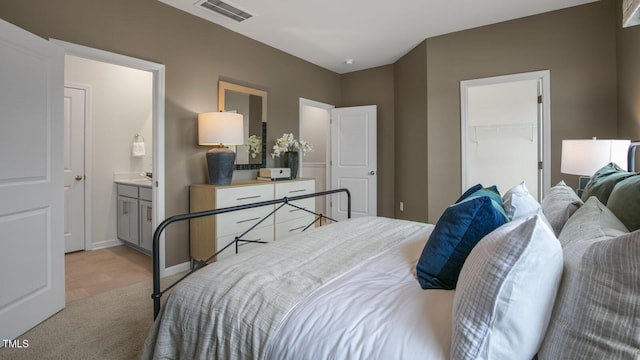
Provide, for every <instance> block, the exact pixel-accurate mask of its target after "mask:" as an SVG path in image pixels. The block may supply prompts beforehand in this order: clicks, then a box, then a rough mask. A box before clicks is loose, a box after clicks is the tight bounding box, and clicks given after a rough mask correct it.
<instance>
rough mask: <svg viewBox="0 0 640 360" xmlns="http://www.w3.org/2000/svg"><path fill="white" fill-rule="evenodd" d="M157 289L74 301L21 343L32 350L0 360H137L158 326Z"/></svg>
mask: <svg viewBox="0 0 640 360" xmlns="http://www.w3.org/2000/svg"><path fill="white" fill-rule="evenodd" d="M177 278H178V276H173V277H170V278H168V279H167V280H169V281H170V280H175V279H177ZM164 283H165V281H164V280H163V285H164ZM152 288H153V286H152V283H151V280H145V281H142V282H138V283H135V284H133V285H129V286H127V287H123V288H119V289H114V290H111V291H108V292H105V293H102V294H98V295H95V296H92V297H90V298H86V299H82V300H77V301H74V302H71V303H69V304H67V306H66V308H65V309H64V310H62V311H60V312H59V313H57V314H55V315H53V316H52V317H50V318H49V319H47V320H45V321H44V322H43V323H41V324H40V325H38V326H36V327H35V328H33V329H31V330H30V331H29V332H27V333H25V334H24V335H22V336H20V337H19V338H18V339H19V340H28V341H29V347H28V348H22V349H18V348H13V349H8V348H3V349H0V359H12V360H13V359H16V360H20V359H29V360H31V359H70V360H71V359H83V360H84V359H138V358H139V357H140V353H141V351H142V346H143V344H144V341H145V339H146V337H147V332H148V331H149V328H150V327H151V324H152V322H153V301H152V300H151V292H152ZM166 296H167V294H165V295H164V296H163V301H164V300H166Z"/></svg>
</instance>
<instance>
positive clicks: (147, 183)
mask: <svg viewBox="0 0 640 360" xmlns="http://www.w3.org/2000/svg"><path fill="white" fill-rule="evenodd" d="M114 182H115V183H116V184H122V185H131V186H140V187H146V188H149V189H151V180H149V179H140V178H138V179H119V180H114Z"/></svg>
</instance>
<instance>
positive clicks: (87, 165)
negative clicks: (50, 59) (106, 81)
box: [64, 81, 93, 250]
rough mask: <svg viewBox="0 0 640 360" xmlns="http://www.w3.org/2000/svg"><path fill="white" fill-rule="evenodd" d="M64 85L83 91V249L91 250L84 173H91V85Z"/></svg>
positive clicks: (88, 188) (88, 187) (66, 83)
mask: <svg viewBox="0 0 640 360" xmlns="http://www.w3.org/2000/svg"><path fill="white" fill-rule="evenodd" d="M64 87H69V88H74V89H80V90H82V91H84V94H85V97H84V149H83V150H84V174H82V175H83V176H84V177H85V178H84V180H83V181H84V194H83V196H84V234H83V236H84V249H85V250H92V246H91V244H92V243H93V239H92V238H91V234H92V232H91V229H92V228H91V221H87V220H88V219H91V204H92V203H91V197H90V196H87V195H88V194H91V191H92V189H91V181H87V179H86V174H91V161H90V159H91V154H92V152H91V151H92V150H91V149H92V148H91V86H89V85H85V84H78V83H75V82H71V81H65V82H64Z"/></svg>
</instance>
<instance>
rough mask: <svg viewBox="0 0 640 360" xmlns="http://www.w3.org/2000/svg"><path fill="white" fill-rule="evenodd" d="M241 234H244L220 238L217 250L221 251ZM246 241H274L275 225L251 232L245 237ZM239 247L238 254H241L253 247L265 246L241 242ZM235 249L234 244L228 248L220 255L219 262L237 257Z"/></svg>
mask: <svg viewBox="0 0 640 360" xmlns="http://www.w3.org/2000/svg"><path fill="white" fill-rule="evenodd" d="M241 233H242V232H240V233H237V234H230V235H226V236H220V237H218V238H217V244H216V249H218V250H221V249H222V248H223V247H225V246H226V245H227V244H229V243H230V242H232V241H233V240H234V239H235V237H236V236H238V235H240V234H241ZM244 239H245V240H256V241H266V242H270V241H273V225H271V226H265V227H260V228H255V229H253V230H251V231H250V232H249V233H248V234H247V235H245V237H244ZM238 245H239V246H238V253H240V252H243V251H246V250H247V249H250V248H252V247H257V246H264V245H265V244H260V243H245V242H239V243H238ZM235 247H236V246H235V244H232V245H231V246H229V248H227V249H226V250H225V251H223V252H222V253H221V254H220V255H218V260H220V259H223V258H226V257H229V256H233V255H235V254H236V249H235Z"/></svg>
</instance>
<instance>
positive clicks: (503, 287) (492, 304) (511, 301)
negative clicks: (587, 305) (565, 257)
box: [451, 215, 562, 360]
mask: <svg viewBox="0 0 640 360" xmlns="http://www.w3.org/2000/svg"><path fill="white" fill-rule="evenodd" d="M561 276H562V249H561V247H560V243H559V242H558V240H557V239H556V237H555V235H554V233H553V231H552V230H551V228H550V227H548V226H547V225H546V224H545V223H544V221H543V220H542V217H541V216H540V215H536V216H534V217H530V218H519V219H516V220H515V221H511V222H509V223H507V224H505V225H503V226H501V227H499V228H498V229H496V230H494V231H493V232H491V233H489V234H488V235H487V236H485V237H484V238H483V239H482V240H480V242H479V243H478V244H477V245H476V246H475V247H474V248H473V250H472V251H471V254H469V257H468V258H467V259H466V261H465V263H464V266H463V267H462V270H461V272H460V277H459V279H458V284H457V286H456V293H455V296H454V302H453V318H452V328H453V329H452V339H451V344H452V345H451V359H491V360H500V359H509V360H511V359H531V358H533V357H534V355H535V354H536V352H537V350H538V347H539V346H540V344H541V342H542V339H543V338H544V334H545V332H546V329H547V325H548V324H549V318H550V316H551V309H552V308H553V304H554V301H555V297H556V293H557V290H558V285H559V282H560V278H561Z"/></svg>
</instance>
